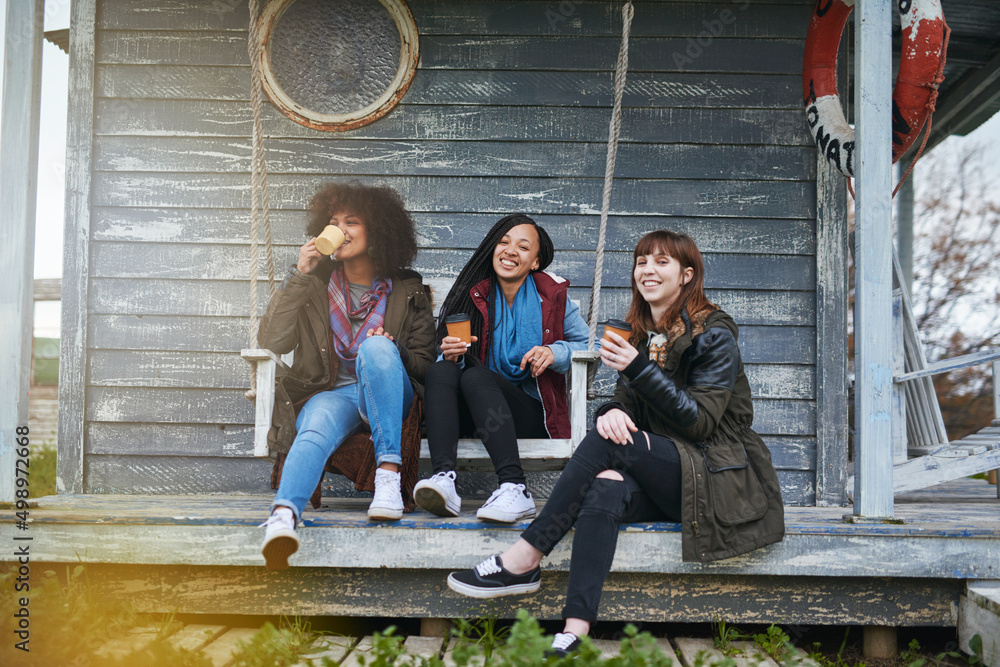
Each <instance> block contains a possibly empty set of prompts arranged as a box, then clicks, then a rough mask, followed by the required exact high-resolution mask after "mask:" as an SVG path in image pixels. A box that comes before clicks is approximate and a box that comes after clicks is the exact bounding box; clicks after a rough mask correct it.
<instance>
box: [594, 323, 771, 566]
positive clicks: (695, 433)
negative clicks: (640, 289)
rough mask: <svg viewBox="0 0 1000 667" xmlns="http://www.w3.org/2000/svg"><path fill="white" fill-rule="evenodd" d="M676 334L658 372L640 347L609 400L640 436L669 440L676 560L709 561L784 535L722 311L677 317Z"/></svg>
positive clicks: (730, 327)
mask: <svg viewBox="0 0 1000 667" xmlns="http://www.w3.org/2000/svg"><path fill="white" fill-rule="evenodd" d="M681 317H682V319H683V321H684V329H685V331H684V333H683V334H682V335H680V336H679V337H678V338H677V340H675V341H673V344H672V345H671V347H670V349H669V351H667V353H666V358H665V360H662V359H661V362H662V363H663V366H662V367H661V366H660V365H659V364H657V363H656V362H655V361H652V360H650V358H649V350H648V346H645V345H644V346H642V347H641V348H640V349H639V356H638V357H637V358H636V359H635V360H634V361H633V362H632V363H631V364H630V365H629V366H628V368H626V369H625V370H624V371H623V372H621V373H619V377H618V386H617V387H616V389H615V395H614V400H613V401H612V402H610V403H606V404H604V405H603V406H601V408H600V409H599V410H598V411H597V414H598V415H601V414H603V413H604V412H607V411H608V410H610V409H612V408H619V409H621V410H624V411H625V412H626V413H627V414H628V415H629V416H630V417H631V418H632V420H633V421H634V422H635V424H636V426H638V427H639V428H640V429H642V430H646V431H649V432H651V433H656V434H658V435H663V436H667V437H669V438H671V439H672V440H673V441H674V444H676V445H677V449H678V452H679V453H680V455H681V464H682V474H681V483H682V486H683V490H682V498H683V500H682V506H681V515H682V518H683V526H682V535H683V558H684V560H685V561H702V562H705V561H711V560H718V559H720V558H729V557H731V556H737V555H739V554H743V553H746V552H748V551H752V550H754V549H757V548H759V547H762V546H764V545H766V544H771V543H773V542H777V541H779V540H781V539H782V537H783V536H784V508H783V506H782V502H781V489H780V487H779V485H778V476H777V473H776V472H775V470H774V467H773V466H772V464H771V453H770V451H768V449H767V446H766V445H765V444H764V441H763V440H761V438H760V436H759V435H757V434H756V433H755V432H754V431H753V429H752V428H751V426H752V424H753V403H752V402H751V397H750V385H749V383H748V382H747V378H746V375H745V373H744V372H743V361H742V359H741V358H740V351H739V346H738V345H737V343H736V338H737V335H738V333H739V329H738V328H737V326H736V323H735V322H733V320H732V318H730V317H729V315H727V314H726V313H725V312H723V311H722V310H714V311H711V312H709V313H708V314H707V315H706V314H704V313H702V314H700V316H696V317H695V319H694V322H692V320H691V318H690V317H689V316H688V314H687V313H686V312H684V313H682V314H681Z"/></svg>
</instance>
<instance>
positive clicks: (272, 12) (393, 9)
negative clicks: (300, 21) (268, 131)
mask: <svg viewBox="0 0 1000 667" xmlns="http://www.w3.org/2000/svg"><path fill="white" fill-rule="evenodd" d="M294 2H295V0H273V1H272V2H269V3H268V4H267V6H266V7H265V8H264V10H263V11H262V12H261V15H260V18H259V19H258V21H257V29H258V34H259V35H260V71H261V74H262V85H263V88H264V93H265V94H266V95H267V97H268V99H270V100H271V103H272V104H274V106H275V107H276V108H277V109H278V111H280V112H281V113H282V114H283V115H284V116H285V117H286V118H289V119H290V120H293V121H295V122H296V123H299V124H300V125H304V126H306V127H310V128H312V129H314V130H321V131H324V132H343V131H345V130H353V129H355V128H358V127H361V126H362V125H367V124H369V123H372V122H374V121H376V120H378V119H379V118H381V117H382V116H384V115H385V114H387V113H389V111H390V110H392V108H393V107H395V106H396V105H397V104H398V103H399V101H400V100H401V99H402V98H403V95H405V94H406V91H407V90H408V89H409V87H410V84H411V83H412V82H413V77H414V75H415V74H416V71H417V61H418V60H419V58H420V44H419V38H418V35H417V24H416V22H415V21H414V20H413V14H411V13H410V9H409V7H407V6H406V3H405V2H404V1H403V0H378V2H379V3H380V4H381V5H382V6H383V7H385V8H386V10H387V11H388V12H389V15H390V16H391V17H392V20H393V22H394V23H395V24H396V28H397V30H399V44H400V53H399V67H398V68H397V70H396V75H395V77H394V78H393V80H392V81H391V82H390V84H389V85H388V86H387V87H386V89H385V90H384V91H382V94H381V95H379V96H378V98H376V99H375V100H374V101H373V102H371V103H370V104H369V105H368V106H366V107H364V108H362V109H358V110H356V111H352V112H351V113H346V114H327V113H321V112H318V111H314V110H312V109H308V108H306V107H304V106H302V105H301V104H299V103H298V102H296V101H295V100H293V99H292V98H291V97H290V96H289V95H288V94H287V93H286V92H285V91H284V90H283V89H282V87H281V86H280V85H279V84H278V81H277V78H276V77H275V73H274V70H273V69H272V67H271V49H270V40H271V35H272V31H273V29H274V27H275V26H276V25H277V23H278V21H279V20H280V19H281V15H282V14H284V12H285V10H286V9H288V7H290V6H291V5H292V3H294Z"/></svg>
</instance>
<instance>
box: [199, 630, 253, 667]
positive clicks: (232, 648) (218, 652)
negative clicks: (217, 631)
mask: <svg viewBox="0 0 1000 667" xmlns="http://www.w3.org/2000/svg"><path fill="white" fill-rule="evenodd" d="M256 633H257V629H256V628H231V629H230V630H227V631H226V632H224V633H222V634H221V635H219V636H218V637H216V638H215V639H213V640H212V641H211V642H210V643H209V644H208V645H207V646H205V647H204V648H203V649H201V652H202V653H203V654H204V655H205V657H207V658H208V659H209V660H211V661H212V665H213V667H225V666H226V665H228V664H229V663H230V662H232V661H233V655H234V654H236V653H237V652H238V651H239V649H238V648H237V646H238V644H239V643H240V642H247V641H250V638H251V637H253V636H254V635H255V634H256Z"/></svg>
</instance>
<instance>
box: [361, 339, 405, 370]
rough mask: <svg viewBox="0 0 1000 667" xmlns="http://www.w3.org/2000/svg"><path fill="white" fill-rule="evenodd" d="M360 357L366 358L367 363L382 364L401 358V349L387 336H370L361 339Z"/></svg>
mask: <svg viewBox="0 0 1000 667" xmlns="http://www.w3.org/2000/svg"><path fill="white" fill-rule="evenodd" d="M358 357H361V358H362V359H364V361H365V363H369V364H377V365H379V366H381V365H382V364H386V363H391V362H392V360H393V359H396V360H399V350H397V349H396V344H395V343H393V342H392V341H391V340H389V339H388V338H386V337H385V336H370V337H368V338H366V339H365V340H363V341H361V345H360V346H359V347H358Z"/></svg>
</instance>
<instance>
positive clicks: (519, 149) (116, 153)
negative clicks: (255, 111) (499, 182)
mask: <svg viewBox="0 0 1000 667" xmlns="http://www.w3.org/2000/svg"><path fill="white" fill-rule="evenodd" d="M266 150H267V156H268V159H267V169H268V174H269V175H271V174H330V173H336V172H338V171H345V170H349V171H352V172H354V173H356V174H358V175H364V176H383V175H390V176H400V175H406V176H409V175H414V176H416V175H420V176H493V175H496V174H503V175H504V176H532V175H538V174H542V175H544V176H546V177H550V178H551V177H566V178H569V177H584V178H598V177H601V176H603V175H604V162H605V158H606V153H607V146H606V145H605V144H604V143H588V144H582V143H565V142H548V141H530V142H528V141H518V142H500V141H492V142H475V143H473V142H469V141H425V140H419V141H415V140H394V141H381V140H371V141H365V142H360V141H351V142H345V141H343V140H341V139H340V137H338V136H332V137H321V138H311V139H268V141H267V146H266ZM250 152H251V151H250V142H248V141H247V140H246V139H244V138H231V139H229V138H227V139H211V138H206V137H197V138H195V137H180V138H167V137H131V136H129V137H118V136H111V137H106V138H105V139H103V140H102V141H100V142H98V143H97V144H96V145H95V147H94V169H95V170H99V171H127V172H209V173H215V172H244V173H245V172H249V170H250V159H251V157H250ZM815 171H816V150H815V148H814V147H811V146H729V145H724V146H715V145H705V144H669V145H663V144H623V145H621V146H620V147H619V149H618V161H617V163H616V167H615V175H616V177H620V178H674V179H680V180H688V179H690V180H712V179H717V180H769V181H779V180H791V181H804V180H812V179H814V178H815Z"/></svg>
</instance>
